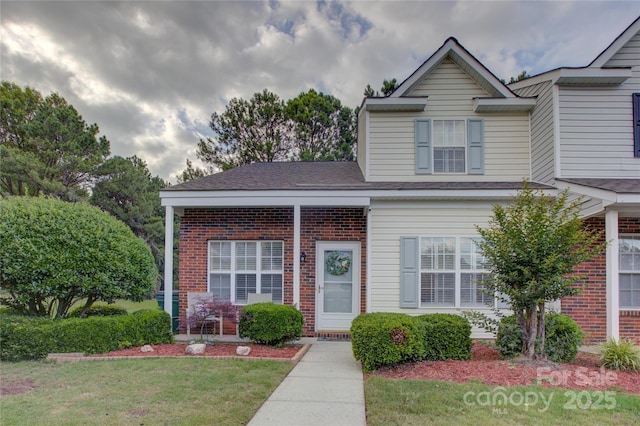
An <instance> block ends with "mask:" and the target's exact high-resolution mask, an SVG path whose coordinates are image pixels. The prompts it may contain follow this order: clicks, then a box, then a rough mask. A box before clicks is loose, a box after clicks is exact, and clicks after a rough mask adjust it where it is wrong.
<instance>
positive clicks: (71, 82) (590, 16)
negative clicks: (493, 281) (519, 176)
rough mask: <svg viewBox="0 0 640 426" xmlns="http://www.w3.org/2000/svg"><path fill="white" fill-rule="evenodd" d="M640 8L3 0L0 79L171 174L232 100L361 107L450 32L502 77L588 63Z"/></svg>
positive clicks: (618, 4) (631, 4) (116, 151)
mask: <svg viewBox="0 0 640 426" xmlns="http://www.w3.org/2000/svg"><path fill="white" fill-rule="evenodd" d="M639 15H640V1H638V0H634V1H569V0H567V1H554V2H542V1H352V2H349V1H276V0H271V1H233V2H227V1H198V2H191V1H172V2H169V1H162V2H161V1H142V2H135V1H129V2H116V1H73V2H60V1H45V2H29V1H19V2H12V1H4V0H3V1H1V2H0V77H1V79H2V80H6V81H10V82H13V83H16V84H18V85H19V86H21V87H24V86H30V87H32V88H34V89H36V90H38V91H39V92H41V93H42V94H43V96H47V95H49V94H50V93H52V92H57V93H58V94H60V95H61V96H63V97H64V98H65V99H66V100H67V101H68V102H69V103H70V104H72V105H73V106H74V107H75V108H76V109H77V110H78V112H79V113H80V114H81V115H82V116H83V118H84V120H85V121H86V122H87V123H89V124H92V123H96V124H98V126H99V127H100V135H104V136H106V137H107V139H109V141H110V142H111V154H112V155H120V156H123V157H128V156H132V155H137V156H138V157H140V158H142V159H143V160H145V161H146V162H147V164H148V166H149V169H150V171H151V173H152V174H153V175H159V176H160V177H162V178H164V179H165V180H168V181H169V182H171V183H175V182H176V176H177V175H178V174H179V173H180V172H181V171H182V170H183V169H184V168H185V161H186V160H187V159H190V160H192V161H194V160H196V155H195V151H196V148H197V143H198V140H199V139H200V138H202V137H205V136H214V135H213V134H212V132H211V130H210V129H209V126H208V125H209V120H210V117H211V114H212V113H213V112H218V113H222V112H223V111H224V109H225V106H226V105H227V103H228V102H229V100H231V99H232V98H234V97H241V98H244V99H249V98H251V96H252V95H253V94H254V93H256V92H260V91H262V90H263V89H265V88H266V89H269V90H270V91H272V92H274V93H276V94H278V95H279V96H280V97H281V98H283V99H284V100H287V99H291V98H293V97H295V96H297V95H298V94H300V93H301V92H306V91H308V90H309V89H312V88H313V89H315V90H317V91H321V92H323V93H327V94H331V95H333V96H335V97H337V98H338V99H340V100H341V102H342V103H343V104H344V105H347V106H349V107H352V108H353V107H356V106H358V105H360V103H361V101H362V97H363V90H364V87H365V86H366V85H367V84H371V86H372V87H373V88H374V89H379V88H380V86H381V85H382V81H383V80H384V79H391V78H397V79H398V81H399V82H401V81H403V80H404V79H406V78H407V77H408V76H409V75H411V73H412V72H413V71H415V69H416V68H418V67H419V66H420V65H421V64H422V63H423V62H424V61H425V60H426V59H427V58H428V57H429V56H430V55H431V54H433V53H434V52H435V51H436V50H437V49H438V48H439V47H440V46H441V45H442V44H443V43H444V41H445V40H446V39H447V38H448V37H450V36H453V37H456V38H457V39H458V41H459V42H460V43H461V44H462V45H463V46H464V47H465V48H466V49H467V50H469V51H470V52H471V54H473V55H474V56H475V57H476V58H477V59H478V60H480V61H481V62H482V63H483V64H484V65H485V66H486V67H487V68H489V70H491V71H492V72H493V73H494V74H495V75H496V76H498V77H499V78H503V79H506V80H508V79H509V78H510V77H511V76H516V75H518V74H519V73H520V72H521V71H522V70H526V71H527V72H528V73H529V74H531V75H534V74H537V73H540V72H544V71H548V70H550V69H554V68H558V67H563V66H566V67H576V66H577V67H579V66H586V65H588V64H589V63H590V62H591V61H592V60H593V59H595V57H596V56H597V55H598V54H599V53H600V52H602V51H603V50H604V49H605V48H606V47H607V46H608V45H609V44H610V43H611V42H613V40H614V39H615V38H616V37H617V36H618V35H619V34H620V33H622V32H623V31H624V30H625V29H626V28H627V27H628V26H629V25H630V24H631V23H632V22H633V21H634V20H635V19H636V18H637V17H638V16H639ZM194 162H195V164H198V162H197V161H194Z"/></svg>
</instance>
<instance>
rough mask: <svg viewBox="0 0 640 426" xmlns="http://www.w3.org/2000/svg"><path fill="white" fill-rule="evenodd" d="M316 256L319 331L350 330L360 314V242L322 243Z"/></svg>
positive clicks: (317, 245) (317, 325) (317, 321)
mask: <svg viewBox="0 0 640 426" xmlns="http://www.w3.org/2000/svg"><path fill="white" fill-rule="evenodd" d="M316 253H317V256H316V330H317V331H333V330H335V331H337V330H340V331H344V330H349V329H350V328H351V321H353V319H354V318H355V317H356V316H357V315H358V314H359V313H360V243H359V242H325V241H319V242H318V243H317V244H316Z"/></svg>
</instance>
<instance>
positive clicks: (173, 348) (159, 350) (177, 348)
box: [90, 343, 302, 359]
mask: <svg viewBox="0 0 640 426" xmlns="http://www.w3.org/2000/svg"><path fill="white" fill-rule="evenodd" d="M238 346H239V345H237V344H228V343H216V344H214V345H207V346H206V350H205V353H204V354H202V355H190V354H187V353H185V349H186V347H187V345H186V344H185V343H169V344H163V345H151V347H152V348H153V352H141V351H140V348H130V349H122V350H118V351H111V352H109V353H106V354H99V355H90V357H105V356H106V357H144V356H146V357H149V356H187V357H213V356H239V355H237V354H236V348H237V347H238ZM242 346H248V347H250V348H251V353H250V354H249V355H247V356H243V358H285V359H291V358H293V357H294V356H295V355H296V354H297V353H298V351H299V350H300V349H301V348H302V346H299V345H291V346H284V347H282V348H272V347H271V346H264V345H254V344H244V345H242Z"/></svg>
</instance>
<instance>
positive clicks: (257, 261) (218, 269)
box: [209, 241, 283, 304]
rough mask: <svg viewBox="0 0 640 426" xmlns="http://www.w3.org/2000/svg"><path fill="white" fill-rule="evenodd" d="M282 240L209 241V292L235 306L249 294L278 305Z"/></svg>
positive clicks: (281, 276)
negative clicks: (265, 296)
mask: <svg viewBox="0 0 640 426" xmlns="http://www.w3.org/2000/svg"><path fill="white" fill-rule="evenodd" d="M282 283H283V243H282V241H209V291H210V292H212V293H213V295H214V297H216V298H219V299H222V300H228V301H231V302H232V303H236V304H245V303H247V297H248V296H247V295H248V294H249V293H271V297H272V300H273V302H274V303H282V290H283V289H282Z"/></svg>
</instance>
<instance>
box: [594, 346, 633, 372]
mask: <svg viewBox="0 0 640 426" xmlns="http://www.w3.org/2000/svg"><path fill="white" fill-rule="evenodd" d="M633 344H634V342H633V340H629V339H620V341H616V340H615V339H609V340H607V342H606V343H603V344H602V349H601V351H600V359H601V360H602V366H603V367H605V368H611V369H613V370H620V371H640V353H638V351H637V350H636V349H635V348H634V347H633Z"/></svg>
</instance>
